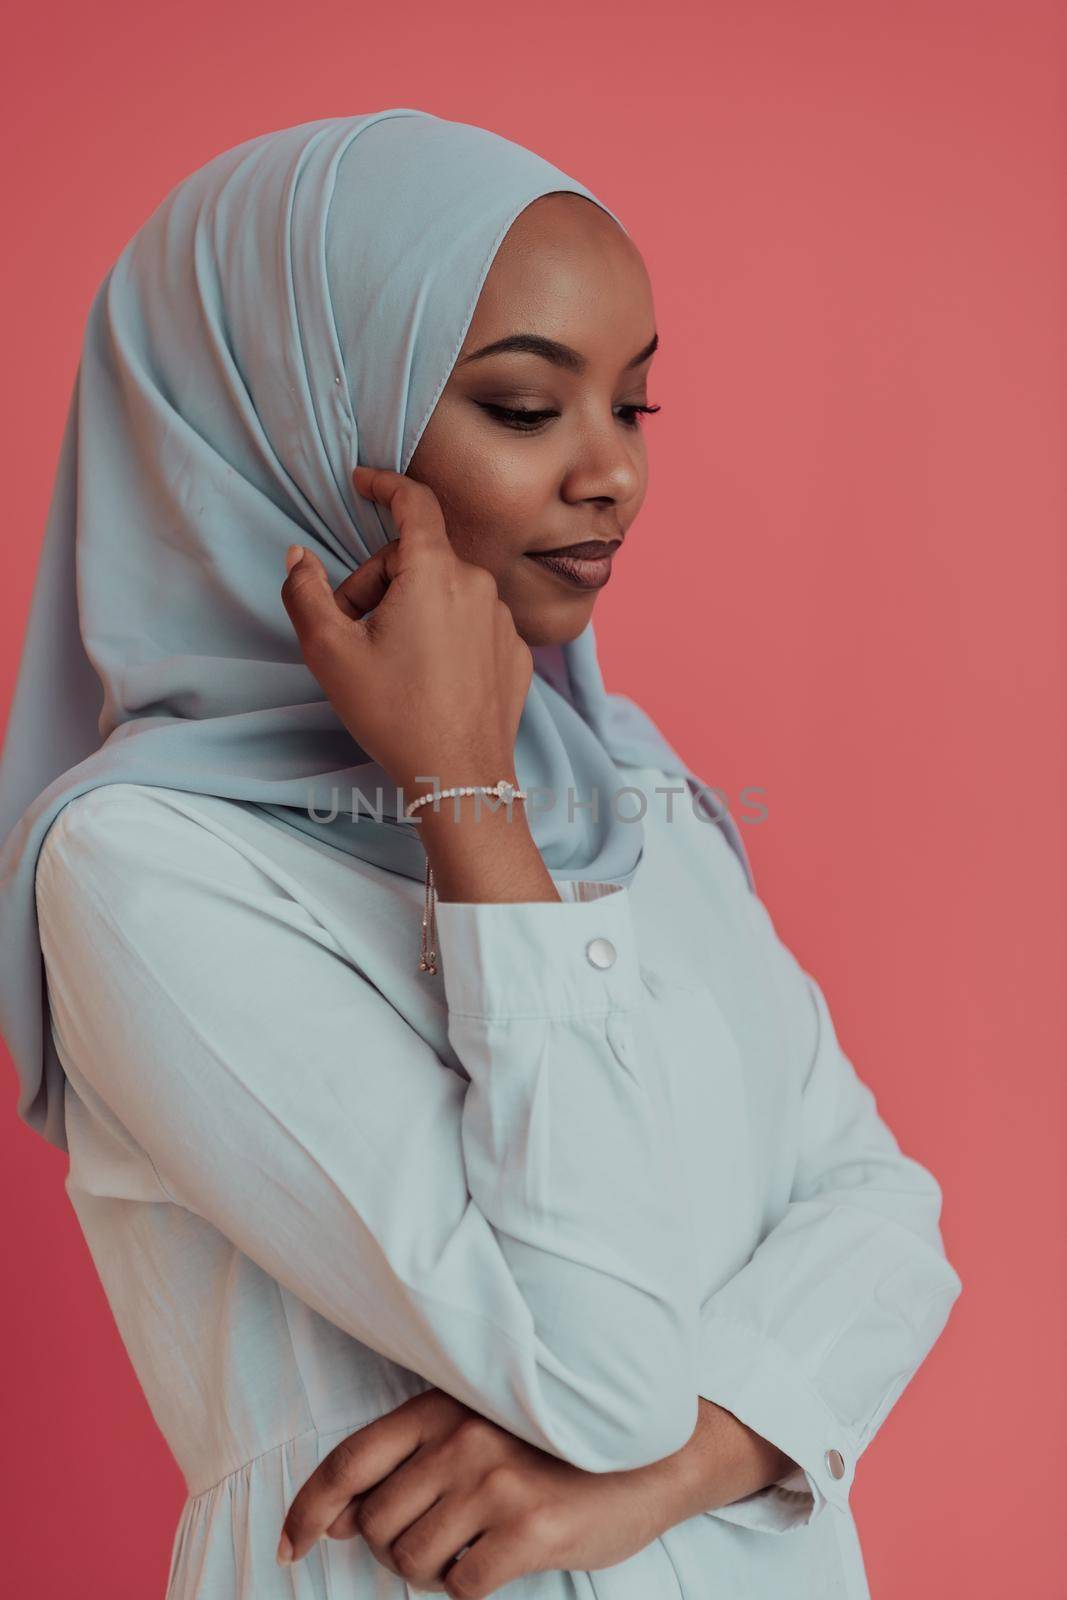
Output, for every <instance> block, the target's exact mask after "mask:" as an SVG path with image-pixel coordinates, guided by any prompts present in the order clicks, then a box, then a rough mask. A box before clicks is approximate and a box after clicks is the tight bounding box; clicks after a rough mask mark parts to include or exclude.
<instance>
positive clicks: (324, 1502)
mask: <svg viewBox="0 0 1067 1600" xmlns="http://www.w3.org/2000/svg"><path fill="white" fill-rule="evenodd" d="M331 603H332V600H331ZM420 1416H421V1412H420V1411H418V1410H417V1409H405V1407H404V1406H399V1407H397V1409H396V1410H395V1411H389V1412H387V1413H386V1415H385V1416H384V1417H379V1418H378V1419H377V1420H376V1421H375V1422H371V1423H368V1424H367V1426H366V1427H365V1428H360V1429H358V1431H357V1432H355V1433H351V1434H349V1436H348V1438H347V1439H342V1441H341V1443H340V1444H339V1445H336V1446H335V1447H334V1449H332V1450H331V1451H330V1453H329V1455H328V1456H326V1457H325V1459H324V1460H322V1461H320V1463H319V1465H318V1466H317V1467H316V1468H315V1471H314V1472H313V1473H312V1474H311V1476H310V1478H308V1479H307V1481H306V1482H305V1483H304V1484H303V1486H302V1487H301V1489H300V1490H299V1491H298V1493H297V1495H296V1498H295V1499H294V1500H293V1503H292V1504H291V1506H290V1507H289V1510H288V1512H287V1513H286V1517H285V1521H284V1522H283V1524H282V1540H283V1542H284V1540H285V1539H288V1541H289V1544H290V1546H291V1549H292V1557H291V1559H292V1560H293V1561H299V1560H300V1558H301V1557H302V1556H304V1555H306V1554H307V1552H308V1551H309V1550H310V1549H311V1546H312V1545H313V1544H314V1543H315V1542H316V1540H318V1539H321V1538H322V1536H323V1534H324V1533H325V1532H326V1529H327V1528H328V1527H329V1526H330V1525H331V1523H333V1522H334V1521H335V1520H336V1518H337V1517H338V1516H339V1515H340V1513H341V1512H342V1511H343V1510H344V1509H345V1507H346V1506H347V1505H348V1502H349V1501H350V1500H351V1499H352V1496H353V1495H357V1494H363V1493H365V1491H366V1490H368V1489H370V1488H372V1487H373V1486H374V1485H375V1484H376V1483H380V1482H381V1480H382V1479H383V1478H385V1477H387V1476H388V1474H389V1473H390V1472H393V1471H394V1470H395V1469H396V1467H398V1466H399V1465H400V1463H401V1462H402V1461H404V1460H406V1459H407V1457H408V1456H409V1455H410V1454H411V1453H412V1451H413V1450H416V1449H417V1448H418V1446H419V1445H420V1444H421V1442H422V1430H421V1426H420ZM282 1549H283V1544H280V1545H279V1551H281V1550H282Z"/></svg>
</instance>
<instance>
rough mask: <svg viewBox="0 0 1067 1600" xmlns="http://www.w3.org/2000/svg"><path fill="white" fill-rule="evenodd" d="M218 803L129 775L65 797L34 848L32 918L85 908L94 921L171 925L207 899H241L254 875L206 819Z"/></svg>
mask: <svg viewBox="0 0 1067 1600" xmlns="http://www.w3.org/2000/svg"><path fill="white" fill-rule="evenodd" d="M202 801H203V802H205V804H204V805H203V806H201V805H200V802H202ZM227 805H228V802H226V801H219V800H212V798H211V797H205V796H200V795H187V794H185V793H184V792H182V791H179V790H172V789H166V788H162V787H157V786H152V785H148V784H134V783H112V784H102V785H99V786H98V787H96V788H94V789H88V790H85V791H84V792H83V793H82V794H79V795H75V797H74V798H73V799H72V800H69V801H68V802H67V804H66V805H65V806H63V808H62V809H61V810H60V811H59V812H58V813H57V815H56V817H55V819H54V821H53V822H52V825H51V827H50V828H49V830H48V832H47V834H46V835H45V837H44V840H43V842H42V844H41V849H40V852H39V854H38V858H37V872H36V897H37V910H38V917H39V918H40V920H41V922H42V925H46V924H48V923H49V922H50V923H52V924H53V925H54V924H55V923H56V922H58V921H59V920H62V921H63V922H64V923H65V924H69V922H70V921H71V919H72V918H73V917H76V916H88V915H92V916H93V918H94V921H96V922H100V921H105V920H106V921H108V922H109V923H112V924H116V925H117V924H118V923H120V922H121V923H122V924H124V925H128V926H133V925H137V926H146V925H151V926H152V927H153V928H163V927H165V926H169V927H170V928H171V930H173V928H174V927H175V926H176V925H177V923H178V921H179V919H180V916H181V915H182V914H183V913H184V912H187V911H192V912H197V911H198V910H199V909H200V908H202V907H203V905H204V904H205V902H207V901H212V902H218V901H220V900H222V899H226V898H229V899H233V898H241V897H242V896H244V898H246V899H247V898H248V896H249V894H250V893H251V892H254V891H255V890H256V889H257V888H258V886H259V883H260V880H261V879H262V873H261V872H260V871H259V870H258V869H257V867H256V865H255V864H254V863H253V862H252V861H251V860H249V859H248V858H247V857H246V856H245V855H243V854H242V852H241V850H240V849H238V848H235V845H234V842H231V839H230V838H229V836H228V835H227V832H226V830H225V828H224V827H222V826H220V825H218V824H217V823H216V822H215V817H216V813H217V811H218V808H220V807H221V808H222V809H221V813H220V814H221V815H222V816H223V817H225V815H226V807H227ZM212 806H214V807H215V810H213V809H212Z"/></svg>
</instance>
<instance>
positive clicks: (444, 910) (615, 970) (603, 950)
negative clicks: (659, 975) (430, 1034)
mask: <svg viewBox="0 0 1067 1600" xmlns="http://www.w3.org/2000/svg"><path fill="white" fill-rule="evenodd" d="M437 936H438V944H439V947H440V956H441V961H442V965H443V977H444V989H445V998H446V1000H447V1003H448V1009H449V1011H450V1012H451V1013H452V1014H453V1015H455V1016H468V1017H478V1018H482V1019H485V1020H491V1019H514V1018H520V1017H566V1016H576V1015H580V1016H588V1015H596V1014H605V1013H608V1012H611V1011H628V1010H631V1009H633V1007H634V1006H636V1005H637V1003H638V1001H639V999H640V996H641V992H642V990H641V975H640V968H639V966H638V961H637V945H636V940H635V935H634V928H633V921H632V915H631V906H630V893H629V890H628V888H626V887H625V886H624V885H619V884H616V885H615V886H614V888H613V892H611V893H607V894H601V895H598V896H597V897H596V898H594V899H589V900H558V901H557V900H521V901H485V902H483V901H478V902H474V901H465V900H439V901H438V903H437Z"/></svg>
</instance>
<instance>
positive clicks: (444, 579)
mask: <svg viewBox="0 0 1067 1600" xmlns="http://www.w3.org/2000/svg"><path fill="white" fill-rule="evenodd" d="M353 480H354V482H355V485H356V489H357V492H359V493H362V494H365V495H366V496H367V497H368V498H372V499H374V500H376V501H378V502H379V503H381V504H382V505H386V506H388V507H389V509H390V511H391V513H392V516H393V519H394V521H395V523H396V526H397V530H398V534H399V537H398V538H397V539H395V540H390V541H389V542H388V543H387V544H386V545H384V546H383V548H382V549H381V550H378V551H376V552H375V554H374V555H372V556H371V557H370V558H369V559H368V560H366V561H364V562H363V563H362V564H361V566H359V567H358V568H357V569H356V571H355V572H354V573H352V574H350V576H349V577H347V578H346V579H345V580H344V582H343V583H341V584H340V585H339V586H338V588H337V589H336V590H331V588H330V583H329V578H328V577H327V574H326V569H325V567H324V566H323V564H322V562H321V561H320V560H319V558H318V556H316V555H315V554H314V552H312V551H309V550H305V551H304V552H303V555H302V557H301V558H300V559H299V560H298V561H297V562H296V564H295V565H293V566H292V567H291V569H290V571H289V574H288V576H287V578H286V579H285V582H284V584H283V585H282V591H281V597H282V602H283V604H284V605H285V609H286V611H287V612H288V614H289V619H290V621H291V622H292V624H293V627H294V629H295V631H296V635H297V638H298V640H299V643H300V649H301V653H302V655H303V657H304V660H305V662H306V664H307V666H308V667H309V669H310V670H311V672H312V673H313V674H314V676H315V677H316V678H317V679H318V681H319V683H320V684H321V685H322V687H323V689H324V690H325V692H326V697H327V699H328V700H329V702H330V704H331V705H332V706H333V708H334V710H335V711H336V712H337V715H338V717H339V718H340V719H341V721H342V722H343V723H344V725H345V727H346V728H347V729H348V731H349V732H350V733H351V735H352V737H353V738H354V739H355V740H356V742H357V744H359V746H360V747H361V749H363V750H365V751H366V753H367V754H368V755H369V756H370V757H371V759H372V760H374V761H376V762H378V764H379V765H380V766H381V767H383V768H384V770H385V771H386V772H388V773H389V775H390V776H391V777H392V779H393V781H394V782H395V783H396V784H397V785H398V786H399V787H401V788H403V789H404V790H405V792H407V793H409V795H410V797H411V798H415V793H416V791H417V792H418V793H431V792H432V790H433V783H432V781H431V782H430V783H422V784H417V783H416V782H415V779H416V777H417V775H419V774H423V775H426V776H428V777H429V778H430V779H431V780H432V779H434V778H436V779H437V780H438V781H439V782H440V784H441V786H442V787H447V786H449V785H450V784H452V783H464V784H467V783H495V782H496V780H497V779H498V778H505V777H506V778H511V779H514V760H515V739H516V735H517V732H518V726H519V719H520V718H521V716H522V709H523V706H524V704H525V701H526V695H527V692H528V690H529V687H530V680H531V678H532V675H533V656H532V655H531V653H530V649H529V646H528V645H527V644H525V643H524V641H523V640H522V639H521V638H520V637H519V635H518V633H517V632H516V631H515V623H514V619H513V618H512V615H511V611H510V608H509V607H508V606H507V605H506V604H505V603H504V601H503V600H501V599H500V596H499V594H498V592H497V587H496V580H495V579H494V577H493V575H492V574H491V573H490V572H489V571H488V570H487V569H486V568H485V567H479V566H475V565H474V564H472V563H471V562H468V561H463V560H461V559H460V557H459V556H457V555H456V553H455V551H454V550H453V548H452V546H451V544H450V543H449V540H448V535H447V532H446V530H445V521H444V515H443V513H442V511H441V507H440V503H439V502H438V499H437V496H436V495H435V494H434V492H433V490H432V489H430V488H429V487H428V486H427V485H426V484H423V483H419V482H417V481H416V480H415V479H413V478H407V477H404V476H403V475H402V474H401V473H399V472H390V471H388V470H386V469H385V468H370V467H357V468H356V469H355V472H354V474H353ZM297 548H299V547H297ZM367 612H371V613H372V614H371V615H370V616H367V615H366V613H367ZM401 713H402V714H401Z"/></svg>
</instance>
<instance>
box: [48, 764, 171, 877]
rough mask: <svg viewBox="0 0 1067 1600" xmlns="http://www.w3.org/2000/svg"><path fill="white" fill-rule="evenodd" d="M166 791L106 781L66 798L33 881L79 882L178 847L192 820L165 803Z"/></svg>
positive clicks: (50, 832)
mask: <svg viewBox="0 0 1067 1600" xmlns="http://www.w3.org/2000/svg"><path fill="white" fill-rule="evenodd" d="M168 793H169V791H167V790H163V789H158V788H152V787H150V786H148V785H146V784H135V783H108V784H101V785H99V786H98V787H96V788H94V789H86V790H84V791H83V792H82V793H81V794H78V795H75V796H74V798H73V800H68V801H67V803H66V805H65V806H63V807H62V809H61V810H60V811H59V812H58V813H57V814H56V817H55V819H54V820H53V822H52V825H51V827H50V828H49V829H48V832H47V833H46V834H45V837H44V840H43V842H42V844H41V849H40V852H39V855H38V860H37V881H38V889H39V890H40V887H41V884H42V881H47V880H50V879H58V880H60V881H62V882H64V883H66V882H67V881H68V880H74V881H81V880H82V879H84V878H85V877H86V875H90V874H97V873H101V872H111V873H114V872H116V871H117V870H118V869H120V868H121V866H122V865H123V864H124V863H127V864H128V863H130V862H131V861H132V860H134V859H143V858H144V857H145V856H146V855H148V856H151V854H152V852H153V851H156V852H159V851H164V852H169V851H171V850H173V849H174V847H175V846H178V847H179V848H180V846H181V844H182V842H183V841H188V840H189V839H190V838H191V836H192V835H193V834H194V833H195V832H196V824H195V822H194V821H193V819H192V818H191V817H190V816H188V815H187V814H186V813H184V812H183V811H182V810H180V809H178V808H176V807H174V806H172V805H169V804H168V803H167V795H168Z"/></svg>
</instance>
